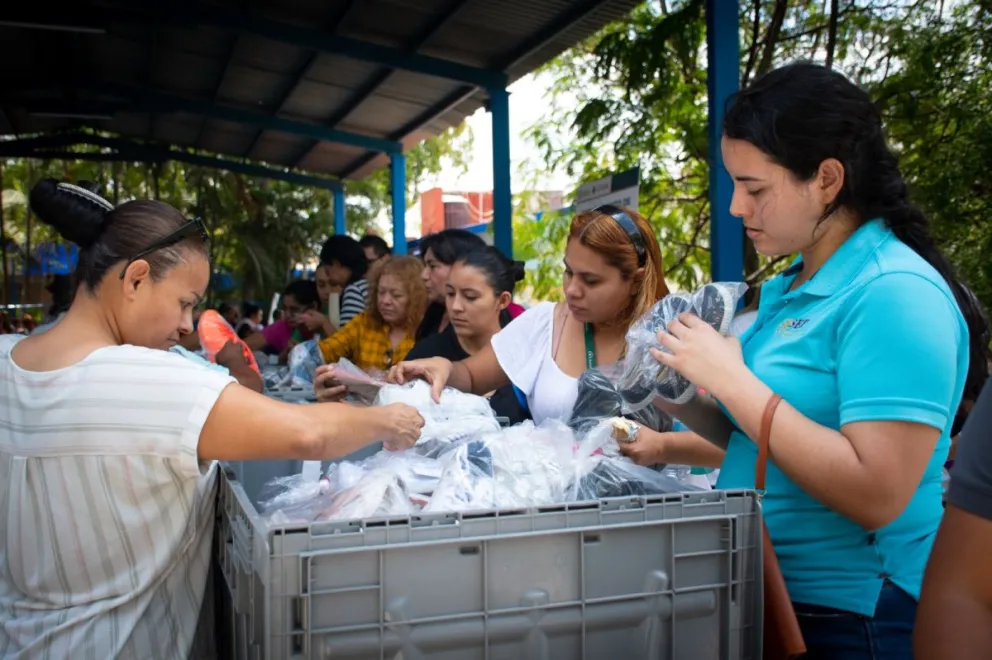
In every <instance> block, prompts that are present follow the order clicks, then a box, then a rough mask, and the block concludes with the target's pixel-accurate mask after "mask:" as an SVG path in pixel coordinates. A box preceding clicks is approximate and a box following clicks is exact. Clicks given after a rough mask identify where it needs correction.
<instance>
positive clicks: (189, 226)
mask: <svg viewBox="0 0 992 660" xmlns="http://www.w3.org/2000/svg"><path fill="white" fill-rule="evenodd" d="M197 235H199V237H200V240H201V241H203V242H204V243H207V242H208V241H209V240H210V235H209V234H208V233H207V228H206V226H205V225H204V224H203V220H201V219H200V218H193V219H192V220H190V221H189V222H187V223H186V224H184V225H182V226H181V227H179V228H178V229H176V230H175V231H173V232H170V233H168V234H166V235H165V236H163V237H162V238H160V239H158V240H156V241H155V242H153V243H152V244H151V245H149V246H148V247H146V248H145V249H144V250H142V251H141V252H139V253H138V254H136V255H134V256H132V257H130V258H129V259H128V260H127V263H126V264H124V268H123V269H122V270H121V277H120V278H121V279H122V280H123V279H124V275H125V274H126V273H127V269H128V266H130V265H131V264H133V263H134V262H135V261H137V260H138V259H144V258H145V257H147V256H148V255H150V254H151V253H153V252H157V251H158V250H162V249H165V248H167V247H172V246H173V245H176V244H177V243H182V242H183V241H185V240H186V239H187V238H193V237H195V236H197Z"/></svg>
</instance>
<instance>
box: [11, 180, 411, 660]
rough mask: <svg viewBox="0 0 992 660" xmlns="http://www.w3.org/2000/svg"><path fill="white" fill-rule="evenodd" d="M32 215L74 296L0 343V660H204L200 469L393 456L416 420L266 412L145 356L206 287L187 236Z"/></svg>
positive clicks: (41, 206)
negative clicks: (63, 260) (389, 451)
mask: <svg viewBox="0 0 992 660" xmlns="http://www.w3.org/2000/svg"><path fill="white" fill-rule="evenodd" d="M31 205H32V208H33V210H34V212H35V214H36V215H37V216H38V217H39V218H41V219H42V221H44V222H46V223H48V224H50V225H52V226H53V227H54V228H55V229H56V230H58V232H59V233H60V234H61V235H62V236H63V237H64V238H66V239H68V240H70V241H72V242H74V243H76V244H77V245H78V246H79V248H80V251H79V264H78V267H77V278H78V281H79V289H78V292H77V295H76V296H75V299H74V300H73V302H72V306H71V307H70V308H69V311H68V312H67V314H66V315H65V317H64V318H63V319H62V320H61V321H60V322H59V323H58V324H57V325H55V326H54V327H53V328H52V329H50V330H49V331H48V332H45V333H44V334H41V335H37V336H34V337H28V338H20V337H0V382H2V390H0V391H2V398H3V405H2V406H0V475H2V477H0V621H2V622H3V625H0V656H2V657H14V658H29V657H30V658H33V657H41V656H42V655H44V656H46V657H53V658H67V657H84V658H112V657H127V658H181V657H187V656H195V657H216V654H215V653H214V652H213V651H212V650H211V648H210V645H209V638H208V637H201V634H202V633H205V632H208V631H209V626H201V627H200V628H198V627H197V623H198V620H199V615H200V610H201V605H202V604H203V600H204V590H205V586H206V581H207V569H208V566H209V564H210V549H211V543H212V536H213V521H214V503H215V490H216V476H217V465H216V461H217V460H252V459H266V458H300V459H325V458H333V457H337V456H341V455H345V454H348V453H350V452H352V451H355V450H356V449H358V448H360V447H362V446H363V445H366V444H368V443H371V442H373V441H375V440H380V439H385V440H386V441H387V442H388V443H391V444H395V445H397V446H408V445H410V444H412V443H413V442H414V441H415V440H416V438H417V437H418V436H419V433H420V431H419V429H420V427H421V426H422V424H423V420H422V419H421V418H420V415H418V414H417V413H416V411H414V410H413V409H412V408H409V407H407V406H387V407H385V408H377V409H375V410H374V411H373V410H371V409H365V410H363V409H360V408H353V407H350V406H347V405H342V404H317V405H311V406H294V405H290V404H285V403H279V402H276V401H274V400H271V399H268V398H266V397H263V396H262V395H260V394H258V393H256V392H253V391H251V390H249V389H247V388H244V387H241V386H239V385H236V384H234V380H233V379H232V378H231V377H230V376H228V375H225V374H221V373H218V372H216V371H212V370H210V369H206V368H204V367H203V366H200V365H197V364H195V363H194V362H192V361H190V360H187V359H185V358H183V357H181V356H179V355H176V354H174V353H171V352H169V351H166V350H161V349H167V348H170V347H172V346H174V345H176V344H177V343H178V342H179V340H180V339H181V338H182V337H183V336H184V335H187V334H188V333H190V332H191V331H192V329H193V328H192V325H193V321H192V310H193V308H194V307H195V306H196V304H197V303H198V302H199V301H200V299H201V298H202V296H203V294H204V291H205V289H206V287H207V282H208V280H209V276H210V265H209V263H208V260H207V255H208V250H207V246H206V243H205V241H206V233H205V231H204V228H203V225H202V223H201V222H200V221H199V220H189V221H188V220H186V219H185V218H184V217H183V216H182V215H181V214H180V213H179V212H178V211H176V210H175V209H174V208H172V207H170V206H168V205H167V204H163V203H161V202H154V201H134V202H128V203H126V204H123V205H121V206H120V207H118V208H116V209H114V208H113V206H112V205H111V204H110V203H108V202H107V201H106V200H105V199H103V198H102V197H100V196H99V195H96V194H94V193H92V192H90V191H88V190H86V189H83V188H80V187H76V186H72V185H68V184H59V183H57V182H55V181H53V180H50V179H48V180H44V181H41V182H39V183H38V184H37V185H36V186H35V188H34V189H33V190H32V192H31Z"/></svg>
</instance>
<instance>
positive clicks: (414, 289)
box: [365, 257, 427, 335]
mask: <svg viewBox="0 0 992 660" xmlns="http://www.w3.org/2000/svg"><path fill="white" fill-rule="evenodd" d="M423 269H424V265H423V263H422V262H421V261H420V259H417V258H416V257H393V258H392V259H388V260H386V261H382V262H379V263H377V264H376V265H375V266H373V267H372V270H370V271H369V274H368V281H369V302H368V306H367V307H366V310H365V313H366V314H368V315H369V318H371V319H372V320H373V321H375V322H376V323H378V324H379V325H386V321H385V319H383V318H382V314H380V313H379V280H381V279H382V277H383V276H384V275H393V276H394V277H396V278H397V279H398V280H399V281H400V282H402V284H403V287H404V288H405V289H406V295H407V300H408V302H407V308H406V330H407V332H408V333H410V334H411V335H413V333H414V332H415V331H416V329H417V326H418V325H420V322H421V320H423V318H424V311H425V310H426V309H427V287H426V286H424V281H423V280H422V279H421V277H420V273H421V271H423Z"/></svg>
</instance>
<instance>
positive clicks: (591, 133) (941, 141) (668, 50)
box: [521, 0, 992, 305]
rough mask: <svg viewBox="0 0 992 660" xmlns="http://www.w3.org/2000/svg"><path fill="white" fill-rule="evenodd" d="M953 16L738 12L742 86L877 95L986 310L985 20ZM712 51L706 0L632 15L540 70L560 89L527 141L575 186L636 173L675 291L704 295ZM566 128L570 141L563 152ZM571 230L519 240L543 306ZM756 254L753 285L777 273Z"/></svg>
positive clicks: (841, 3) (916, 189) (868, 8)
mask: <svg viewBox="0 0 992 660" xmlns="http://www.w3.org/2000/svg"><path fill="white" fill-rule="evenodd" d="M944 4H945V3H944V2H941V1H939V0H912V1H911V0H791V1H790V0H744V1H742V3H741V15H740V25H741V46H742V48H741V79H742V82H743V83H745V84H746V83H747V82H748V81H750V80H753V79H754V77H755V76H758V75H760V74H762V73H764V72H767V71H768V70H770V69H772V68H773V67H774V66H777V65H780V64H783V63H786V62H789V61H793V60H796V59H809V60H813V61H818V62H821V63H827V64H829V65H830V66H833V67H834V68H837V69H838V70H841V71H843V72H844V73H846V74H847V75H849V76H851V77H852V78H853V79H855V80H856V81H858V82H859V83H860V84H863V85H865V86H867V87H869V88H870V89H872V91H873V93H875V94H876V95H878V96H879V98H880V99H882V105H883V107H884V109H885V111H886V118H887V121H888V126H889V131H890V134H891V135H892V137H893V139H894V142H895V145H896V146H897V147H898V148H899V149H900V151H901V156H902V163H903V165H904V168H905V171H906V174H907V178H908V179H909V180H910V182H911V185H912V188H913V194H914V199H915V200H916V201H917V202H918V203H920V204H921V205H922V206H923V207H924V208H925V209H926V210H927V211H928V212H929V213H930V214H931V216H932V217H933V219H934V222H935V227H936V233H937V235H938V236H939V237H940V239H941V240H942V241H943V244H944V246H945V247H946V249H947V250H948V251H949V253H950V254H951V256H952V258H953V259H954V260H955V262H956V263H957V265H958V267H959V269H960V270H961V271H962V273H963V274H964V275H965V276H966V279H968V280H969V281H971V282H972V284H973V285H974V286H975V288H976V290H977V291H978V293H979V295H980V297H981V298H982V300H983V301H984V302H985V303H986V305H989V304H992V290H990V289H992V284H990V282H992V276H990V269H992V266H990V265H989V261H988V259H987V258H984V259H983V255H987V253H988V250H989V248H990V247H992V246H990V243H989V241H990V235H992V230H990V224H989V222H990V220H989V219H990V218H992V205H990V202H992V199H990V197H989V190H990V183H989V179H988V176H989V175H988V166H987V164H988V163H989V162H990V159H989V149H992V139H990V135H989V130H990V121H992V119H990V117H992V113H990V109H992V108H990V103H992V86H990V82H992V80H990V75H992V74H990V73H989V72H990V70H992V67H990V61H989V50H990V47H989V34H990V32H989V18H988V17H989V13H988V9H987V8H985V9H984V10H983V9H981V8H980V4H981V3H980V2H978V1H976V0H972V1H970V2H969V1H967V0H961V1H960V2H956V3H951V2H948V3H947V5H948V7H950V6H951V5H954V7H955V8H954V9H953V11H952V10H951V9H949V8H945V7H944ZM705 35H706V33H705V17H704V15H703V2H702V1H701V0H661V1H660V2H657V1H656V2H647V3H645V4H643V5H641V6H639V7H638V8H637V9H635V10H634V11H633V12H632V13H631V14H630V16H628V17H627V18H626V19H625V20H624V21H621V22H619V23H615V24H613V25H611V26H608V27H607V28H606V29H604V30H603V31H601V32H600V33H599V34H597V35H595V36H593V37H592V38H590V39H589V40H588V41H586V42H585V43H583V44H581V45H579V46H577V47H576V48H573V49H572V50H570V51H568V52H566V53H564V54H563V55H561V56H560V57H558V58H557V59H555V60H553V61H552V62H551V63H549V64H548V65H547V66H546V67H545V71H546V72H548V73H550V74H551V75H550V77H551V78H552V79H554V80H555V81H556V82H555V84H554V85H553V86H552V87H551V88H550V89H549V91H548V95H547V104H548V108H549V110H548V112H547V114H546V115H545V118H544V119H543V120H542V121H540V122H538V123H537V124H536V125H534V126H532V127H530V128H529V129H528V131H527V137H528V139H530V140H531V141H532V142H533V144H535V145H536V146H537V147H538V148H539V149H540V150H541V152H542V154H543V156H544V160H545V167H547V168H549V169H551V168H553V169H556V170H559V171H565V172H567V173H568V174H569V176H571V177H572V178H573V179H574V180H575V181H577V182H578V181H587V180H590V179H595V178H598V177H601V176H604V175H606V174H609V173H610V172H615V171H620V170H623V169H626V168H628V167H632V166H634V165H640V167H641V174H642V180H641V193H640V209H641V211H642V212H643V213H644V214H645V215H646V216H647V217H648V218H649V220H650V221H651V223H652V224H653V226H654V228H655V230H656V232H657V235H658V237H659V240H660V242H661V245H662V250H663V253H664V254H663V257H664V261H665V264H666V266H667V271H668V279H669V282H670V283H671V284H674V285H675V286H678V287H681V288H691V287H695V286H697V285H698V284H699V283H700V282H701V281H703V280H705V279H706V278H707V277H708V273H709V269H710V252H709V242H708V240H709V222H710V209H709V200H708V196H709V188H708V183H709V181H708V177H709V164H708V162H707V149H708V135H707V123H706V122H707V90H706V38H705ZM936 72H939V74H937V75H935V73H936ZM561 126H566V127H568V129H569V130H568V135H566V136H565V137H562V136H561V128H560V127H561ZM983 162H984V163H985V164H986V165H985V168H984V169H983V168H982V167H981V163H983ZM569 220H570V218H569V217H567V216H564V215H561V216H558V217H551V218H546V219H545V220H543V221H542V222H541V223H539V225H540V226H538V223H533V224H534V226H531V227H526V228H521V231H523V232H524V233H525V234H526V235H527V241H528V242H527V244H528V245H530V246H531V247H532V248H535V247H536V248H537V254H536V256H535V258H536V260H537V266H536V267H535V268H533V269H532V270H531V272H530V273H529V278H528V285H529V286H530V288H531V289H532V290H533V291H534V292H546V291H557V290H558V288H559V286H560V274H561V266H560V259H561V254H562V252H563V250H564V240H565V235H566V231H567V223H568V222H569ZM521 224H523V223H521ZM747 248H748V249H747V251H746V254H745V265H746V272H747V279H748V280H749V281H751V282H760V281H763V280H764V279H766V278H767V277H768V276H770V275H771V274H774V273H775V272H776V271H777V270H778V269H780V268H781V267H782V266H783V265H784V260H782V259H776V260H770V261H769V260H766V259H763V258H759V257H758V255H756V254H755V253H754V250H753V247H752V246H750V245H748V246H747ZM983 269H984V270H983Z"/></svg>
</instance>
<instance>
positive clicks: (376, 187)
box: [0, 125, 472, 300]
mask: <svg viewBox="0 0 992 660" xmlns="http://www.w3.org/2000/svg"><path fill="white" fill-rule="evenodd" d="M471 143H472V134H471V130H470V129H468V127H467V126H466V125H462V126H459V127H456V128H454V129H451V130H449V131H447V132H445V133H443V134H442V135H440V136H438V137H436V138H432V139H430V140H427V141H425V142H423V143H421V144H420V145H419V146H417V147H416V148H414V149H412V150H411V151H410V152H409V153H408V154H407V201H408V203H409V202H411V201H412V200H413V199H415V198H416V197H417V196H418V195H419V186H420V185H421V184H422V182H423V181H424V180H426V179H427V178H428V177H430V176H433V175H436V174H437V173H439V172H440V171H441V170H442V169H443V168H445V167H452V166H453V167H455V168H462V169H464V168H465V160H464V154H467V153H470V152H471ZM0 166H2V168H3V169H2V185H0V189H2V190H3V191H4V205H3V220H4V229H5V230H6V234H7V238H8V239H9V242H10V244H11V249H10V251H9V252H10V253H11V254H13V253H15V252H17V251H20V254H21V255H22V256H20V257H17V259H18V260H20V262H23V252H24V251H25V250H27V249H28V247H29V244H30V246H38V245H39V244H41V243H43V242H57V241H59V237H58V236H57V235H56V234H55V233H54V232H53V231H52V230H51V229H50V228H49V227H47V226H46V225H44V224H42V223H40V222H37V220H34V221H32V219H31V217H30V211H29V209H28V207H27V204H26V200H27V194H28V192H29V191H30V189H31V186H32V185H33V184H34V182H36V181H38V180H39V179H41V178H44V177H53V178H57V179H60V180H64V181H78V180H84V179H85V180H90V181H94V182H96V183H98V184H99V185H100V187H101V190H102V191H103V194H104V195H106V196H107V197H108V199H111V200H116V201H118V202H124V201H127V200H129V199H136V198H151V199H161V200H162V201H164V202H167V203H169V204H171V205H173V206H175V207H176V208H178V209H179V210H181V211H182V212H184V213H186V214H188V215H190V216H199V217H202V218H203V219H204V222H205V223H206V224H207V225H208V227H209V228H210V232H211V235H212V241H211V250H212V256H213V264H214V270H215V271H220V272H226V273H230V274H232V275H234V281H235V283H236V285H235V287H234V288H233V289H228V290H226V291H224V290H216V288H215V290H213V291H212V294H213V295H214V296H215V297H230V298H247V299H261V300H264V299H267V298H268V297H269V296H270V295H271V293H272V292H273V291H276V290H278V289H281V288H282V287H283V286H284V285H285V283H286V280H287V278H288V276H289V273H290V271H291V270H292V268H294V267H295V265H296V264H298V263H307V262H309V261H310V260H312V259H313V257H314V256H315V255H316V254H317V252H318V251H319V248H320V244H321V243H322V242H323V241H324V239H325V238H326V237H327V236H328V235H329V234H331V233H332V232H333V227H334V214H333V194H332V193H331V192H330V191H328V190H324V189H318V188H309V187H303V186H298V185H295V184H290V183H286V182H283V181H272V180H268V179H258V178H253V177H246V176H243V175H240V174H233V173H230V172H224V171H217V170H211V169H206V168H203V167H198V166H193V165H185V164H183V163H176V162H172V161H170V162H167V163H162V164H157V165H148V164H144V163H115V164H110V163H94V162H91V161H82V160H79V161H42V160H36V159H35V160H26V159H8V160H0ZM346 190H347V193H348V194H347V198H346V199H347V227H348V231H349V233H351V234H354V235H360V234H362V233H364V232H365V231H366V230H368V229H370V228H374V227H375V226H376V224H377V220H378V219H379V218H380V217H382V216H383V215H384V214H388V209H389V206H390V192H389V173H388V170H387V169H382V170H379V171H377V172H375V173H373V174H371V175H370V176H368V177H366V178H365V179H364V180H362V181H357V182H348V183H347V188H346ZM29 228H30V229H29ZM15 246H16V247H15ZM31 249H32V251H33V247H32V248H31ZM11 261H15V259H14V257H13V256H11ZM15 263H17V265H18V266H19V263H18V262H15ZM17 271H19V267H18V268H11V269H10V272H11V276H12V279H13V273H14V272H17ZM18 286H19V287H21V289H20V290H21V291H24V288H23V287H24V283H23V282H19V283H18ZM0 288H3V289H4V290H5V291H8V290H9V287H0Z"/></svg>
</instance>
